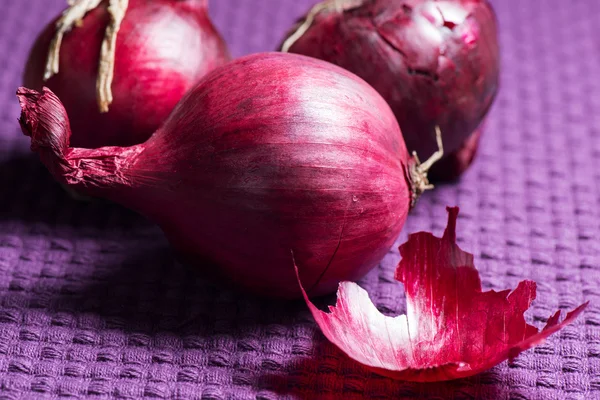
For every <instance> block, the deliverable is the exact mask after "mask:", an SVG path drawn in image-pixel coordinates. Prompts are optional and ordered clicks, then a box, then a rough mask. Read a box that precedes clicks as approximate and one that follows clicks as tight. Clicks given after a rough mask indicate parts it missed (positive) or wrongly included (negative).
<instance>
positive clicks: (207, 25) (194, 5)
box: [23, 0, 230, 148]
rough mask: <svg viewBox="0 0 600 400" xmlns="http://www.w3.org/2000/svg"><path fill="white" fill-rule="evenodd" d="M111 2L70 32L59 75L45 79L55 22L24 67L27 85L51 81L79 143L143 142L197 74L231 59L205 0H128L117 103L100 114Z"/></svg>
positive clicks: (119, 39)
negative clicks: (103, 55) (103, 51)
mask: <svg viewBox="0 0 600 400" xmlns="http://www.w3.org/2000/svg"><path fill="white" fill-rule="evenodd" d="M80 1H81V0H80ZM108 4H109V3H108V1H102V2H101V3H100V5H99V6H97V7H96V8H94V9H92V10H91V11H89V12H88V13H87V14H86V15H85V17H84V18H83V23H82V25H81V26H79V27H77V26H75V27H74V28H73V29H72V30H71V31H70V32H68V33H66V34H65V36H64V39H63V41H62V45H61V47H60V59H59V60H60V66H59V70H58V74H56V75H54V76H52V77H51V78H50V79H48V80H47V81H45V82H44V71H45V68H46V62H47V59H48V55H49V46H50V43H51V40H52V39H53V37H54V35H55V32H56V27H55V24H56V20H55V21H54V22H52V23H50V24H49V25H48V26H47V27H46V28H45V29H44V31H43V32H42V33H41V35H40V36H39V37H38V39H37V41H36V42H35V44H34V46H33V48H32V50H31V52H30V55H29V60H28V61H27V65H26V68H25V73H24V78H23V82H24V85H25V86H26V87H29V88H33V89H36V90H41V88H42V86H47V87H48V88H50V89H51V90H52V91H53V92H54V93H55V94H56V95H57V96H58V97H59V98H60V100H61V101H62V103H63V104H64V106H65V108H66V110H67V112H68V114H69V117H70V120H71V128H72V130H73V136H72V137H71V144H72V145H73V146H77V147H85V148H96V147H101V146H117V145H118V146H129V145H133V144H138V143H142V142H144V141H145V140H146V139H148V137H150V135H151V134H152V133H153V132H154V131H155V130H156V129H158V127H159V126H160V125H161V124H162V123H163V122H164V120H165V119H166V118H167V117H168V115H169V114H170V112H171V111H172V110H173V107H174V106H175V105H176V104H177V102H178V101H179V100H180V99H181V98H182V97H183V95H184V94H185V93H186V92H187V91H188V90H190V89H191V88H192V87H194V85H195V84H196V83H197V82H198V80H200V78H202V77H203V76H204V75H205V74H206V73H207V72H209V71H211V70H212V69H214V68H216V67H218V66H220V65H222V64H224V63H225V62H227V61H228V60H229V58H230V57H229V52H228V50H227V48H226V45H225V42H224V41H223V39H222V38H221V36H220V34H219V33H218V32H217V31H216V29H215V27H214V26H213V24H212V22H211V21H210V19H209V17H208V12H207V4H206V0H129V6H128V8H127V10H126V12H125V16H124V19H123V21H122V24H121V26H120V30H119V31H118V33H117V36H116V50H115V58H114V61H115V64H114V78H113V79H114V80H113V82H112V85H111V88H112V95H113V101H112V103H111V104H110V106H109V108H108V112H107V113H103V112H100V110H99V105H98V101H97V95H96V80H97V77H98V73H99V71H98V65H99V60H100V52H101V45H102V42H103V39H104V36H105V31H106V29H107V25H108V23H109V21H110V18H109V13H108V11H107V5H108Z"/></svg>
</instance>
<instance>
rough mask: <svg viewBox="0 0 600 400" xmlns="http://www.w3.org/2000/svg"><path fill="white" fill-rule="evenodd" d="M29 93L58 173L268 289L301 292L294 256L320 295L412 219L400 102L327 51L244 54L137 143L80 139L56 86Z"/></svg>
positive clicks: (26, 122) (184, 250)
mask: <svg viewBox="0 0 600 400" xmlns="http://www.w3.org/2000/svg"><path fill="white" fill-rule="evenodd" d="M17 94H18V97H19V99H20V103H21V107H22V114H21V119H20V122H21V126H22V129H23V132H24V133H25V134H26V135H28V136H31V143H32V149H33V150H34V151H36V152H37V153H39V155H40V157H41V159H42V161H43V162H44V164H45V165H46V166H47V167H48V169H49V170H50V171H51V173H52V174H53V175H54V177H55V178H56V179H57V180H58V181H59V182H60V183H62V184H64V185H67V186H68V187H70V188H72V189H75V190H76V191H77V192H82V193H84V194H88V195H92V196H100V197H105V198H108V199H111V200H113V201H115V202H119V203H121V204H123V205H125V206H127V207H129V208H132V209H134V210H136V211H138V212H140V213H141V214H143V215H146V216H147V217H148V218H149V219H151V220H153V221H155V222H156V223H158V225H159V226H160V227H161V228H162V229H163V231H164V232H165V234H166V236H167V238H168V239H169V241H170V243H171V244H172V246H173V248H174V249H175V250H176V251H177V252H178V253H179V254H181V255H182V256H183V257H184V258H185V259H186V260H188V261H191V262H194V263H196V264H198V265H204V268H209V267H207V265H209V264H207V263H206V261H207V260H208V261H209V262H210V263H211V265H212V264H215V265H218V267H216V270H214V271H211V272H214V273H217V274H219V275H221V276H224V277H226V278H227V280H228V281H229V282H233V283H234V284H236V285H237V286H239V287H242V288H244V289H247V290H249V291H251V292H254V293H256V294H259V295H264V296H269V297H284V298H299V297H300V296H301V292H300V290H299V287H298V285H297V281H296V277H295V274H294V268H293V266H294V263H293V260H294V259H295V261H296V263H297V265H299V266H300V275H301V276H302V280H303V282H305V285H306V288H307V289H308V290H309V291H310V293H311V294H312V295H322V294H326V293H331V292H333V291H334V290H335V289H336V287H337V284H338V283H339V282H340V281H341V280H356V279H359V278H360V277H362V276H363V275H364V274H366V273H367V272H368V271H369V270H370V269H372V268H373V267H374V266H375V265H376V264H377V263H378V262H379V261H380V260H381V258H382V257H383V256H384V255H385V253H386V252H387V251H388V250H389V249H390V247H391V246H392V245H393V243H394V241H395V239H396V237H397V236H398V234H399V232H400V230H401V228H402V226H403V225H404V222H405V220H406V216H407V213H408V210H409V203H410V200H411V186H410V183H409V180H408V178H407V169H408V168H409V162H410V161H411V159H410V158H409V153H408V151H407V149H406V146H405V144H404V141H403V138H402V133H401V131H400V128H399V126H398V123H397V121H396V119H395V117H394V115H393V113H392V111H391V110H390V108H389V106H388V105H387V103H386V102H385V100H384V99H383V98H381V96H380V95H379V94H378V93H377V92H376V91H375V90H373V88H371V87H370V86H369V85H368V84H367V83H365V82H364V81H363V80H361V79H360V78H358V77H356V76H355V75H353V74H351V73H349V72H347V71H345V70H343V69H341V68H339V67H337V66H334V65H332V64H329V63H326V62H323V61H320V60H316V59H313V58H309V57H304V56H299V55H292V54H285V53H263V54H255V55H251V56H247V57H243V58H240V59H237V60H235V61H233V62H231V63H229V64H227V65H225V66H223V67H220V68H218V69H216V70H215V71H213V72H212V73H210V74H208V75H207V76H206V77H205V78H204V79H203V80H201V82H200V83H199V84H198V86H196V88H194V89H193V90H192V91H190V92H189V93H188V94H187V95H186V96H185V97H184V98H183V99H182V101H181V102H180V103H179V104H178V105H177V106H176V107H175V109H174V111H173V113H172V114H171V116H170V117H169V118H168V119H167V121H166V122H165V124H164V126H163V127H162V128H160V129H159V130H158V131H157V132H156V133H155V134H154V135H153V136H152V137H151V138H150V139H149V140H148V141H146V142H145V143H142V144H139V145H135V146H132V147H105V148H101V149H97V150H88V149H80V148H72V147H69V134H70V130H69V125H68V117H67V115H66V113H65V110H64V108H63V107H62V106H61V104H60V102H59V101H58V99H57V98H56V97H55V96H54V95H53V94H52V92H51V91H49V90H47V89H44V91H43V92H42V93H38V92H35V91H31V90H28V89H24V88H21V89H19V91H18V92H17ZM292 252H293V256H292ZM210 268H213V267H210Z"/></svg>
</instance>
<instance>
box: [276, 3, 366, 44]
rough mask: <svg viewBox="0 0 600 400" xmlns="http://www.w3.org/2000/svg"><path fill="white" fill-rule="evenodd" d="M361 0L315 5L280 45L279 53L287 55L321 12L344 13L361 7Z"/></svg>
mask: <svg viewBox="0 0 600 400" xmlns="http://www.w3.org/2000/svg"><path fill="white" fill-rule="evenodd" d="M362 2H363V0H324V1H322V2H320V3H317V4H315V5H314V6H313V7H312V8H311V9H310V11H309V12H308V14H306V17H304V21H302V23H301V24H300V25H298V27H297V28H296V30H295V31H294V33H292V34H291V35H290V36H288V38H287V39H286V40H285V42H283V44H282V45H281V51H282V52H284V53H287V52H288V51H289V50H290V47H292V46H293V45H294V43H296V41H298V39H300V38H301V37H302V35H304V34H305V33H306V31H307V30H308V28H310V27H311V25H312V24H313V22H314V20H315V17H316V16H317V14H319V13H320V12H321V11H323V10H328V9H333V8H335V9H336V11H337V12H344V11H347V10H350V9H352V8H356V7H358V6H360V5H362Z"/></svg>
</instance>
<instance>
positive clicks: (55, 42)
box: [44, 0, 129, 112]
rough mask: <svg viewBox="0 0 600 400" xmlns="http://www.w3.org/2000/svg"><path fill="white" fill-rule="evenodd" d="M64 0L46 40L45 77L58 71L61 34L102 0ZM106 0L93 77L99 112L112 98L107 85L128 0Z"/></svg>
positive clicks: (111, 73) (109, 82) (112, 69)
mask: <svg viewBox="0 0 600 400" xmlns="http://www.w3.org/2000/svg"><path fill="white" fill-rule="evenodd" d="M67 2H68V4H69V7H68V8H67V9H66V10H65V11H64V12H63V13H62V15H61V17H60V18H59V19H58V21H56V33H55V35H54V38H53V39H52V42H51V43H50V49H49V51H48V60H47V62H46V69H45V71H44V80H45V81H46V80H48V79H50V78H51V77H52V76H53V75H56V74H57V73H58V71H59V65H60V47H61V44H62V40H63V37H64V35H65V34H66V33H67V32H69V31H71V30H72V29H73V27H78V26H81V24H82V21H83V18H84V17H85V16H86V14H87V13H88V12H90V11H91V10H93V9H95V8H97V7H98V6H99V5H100V3H101V2H102V0H68V1H67ZM108 2H109V5H108V13H109V14H110V22H109V23H108V26H107V27H106V32H105V35H104V40H103V41H102V47H101V49H100V61H99V68H98V79H97V81H96V96H97V99H98V107H99V109H100V112H108V107H109V105H110V104H111V103H112V101H113V96H112V90H111V85H112V81H113V76H114V75H113V74H114V66H115V47H116V42H117V35H118V33H119V29H120V28H121V23H122V22H123V18H124V17H125V13H126V11H127V8H128V6H129V0H108Z"/></svg>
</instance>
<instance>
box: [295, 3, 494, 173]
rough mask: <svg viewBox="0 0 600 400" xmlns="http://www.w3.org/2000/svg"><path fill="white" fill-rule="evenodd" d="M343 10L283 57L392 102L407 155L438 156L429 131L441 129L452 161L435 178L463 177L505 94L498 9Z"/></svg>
mask: <svg viewBox="0 0 600 400" xmlns="http://www.w3.org/2000/svg"><path fill="white" fill-rule="evenodd" d="M337 3H341V4H342V7H346V10H344V11H342V10H339V9H337V8H336V2H335V1H332V2H331V5H330V6H328V7H327V8H326V9H325V10H323V11H321V12H319V13H317V14H316V16H315V18H314V21H313V22H312V24H311V25H310V27H309V28H308V30H307V31H306V32H305V33H304V34H303V35H302V36H300V37H299V38H298V39H297V40H296V41H290V42H288V44H287V46H289V45H290V44H291V46H290V47H289V49H285V47H286V46H284V50H287V51H289V52H292V53H298V54H304V55H307V56H311V57H316V58H319V59H322V60H326V61H329V62H332V63H334V64H336V65H339V66H341V67H343V68H345V69H348V70H349V71H352V72H353V73H355V74H357V75H358V76H360V77H361V78H363V79H364V80H366V81H367V82H368V83H369V84H371V85H372V86H373V87H374V88H375V89H376V90H377V91H378V92H379V93H380V94H381V95H382V96H383V97H384V98H385V99H386V100H387V101H388V103H389V104H390V106H391V108H392V110H393V111H394V113H395V115H396V117H397V119H398V122H399V123H400V127H401V129H402V132H403V134H404V139H405V141H406V145H407V147H408V149H409V151H416V152H417V153H418V154H419V156H420V157H427V156H429V155H430V154H432V153H433V152H434V151H435V138H434V136H433V135H432V134H431V132H433V127H434V126H435V125H439V126H440V128H441V131H442V133H443V142H444V148H445V150H446V151H445V154H446V157H445V158H444V159H443V160H442V161H441V162H439V163H437V164H436V165H435V166H434V167H433V168H432V170H431V177H432V179H434V180H452V179H455V178H457V177H459V176H460V175H461V173H462V172H463V171H464V170H465V169H466V168H467V167H468V165H469V164H470V163H471V161H472V160H473V156H474V154H475V151H474V150H475V149H471V151H469V150H465V149H464V147H465V146H467V145H466V144H465V143H466V141H467V140H468V138H470V137H471V136H472V135H473V133H474V132H475V131H476V129H477V128H478V127H480V124H481V123H482V121H484V119H485V117H486V115H487V113H488V111H489V109H490V107H491V105H492V104H493V101H494V99H495V97H496V94H497V92H498V88H499V71H500V57H499V46H498V33H497V20H496V16H495V13H494V11H493V9H492V6H491V5H490V4H489V3H488V2H487V1H485V0H443V1H433V0H412V1H390V0H362V1H360V0H359V1H357V0H345V1H340V2H337ZM295 30H296V29H293V30H292V33H291V34H293V32H295ZM291 34H290V35H291ZM284 45H286V43H285V42H284ZM478 133H480V132H478ZM471 141H472V142H474V141H476V140H475V139H473V138H472V139H471ZM467 147H468V146H467ZM467 154H470V155H467Z"/></svg>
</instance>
